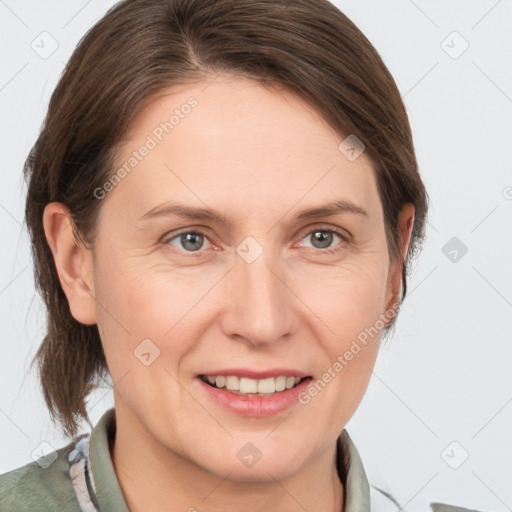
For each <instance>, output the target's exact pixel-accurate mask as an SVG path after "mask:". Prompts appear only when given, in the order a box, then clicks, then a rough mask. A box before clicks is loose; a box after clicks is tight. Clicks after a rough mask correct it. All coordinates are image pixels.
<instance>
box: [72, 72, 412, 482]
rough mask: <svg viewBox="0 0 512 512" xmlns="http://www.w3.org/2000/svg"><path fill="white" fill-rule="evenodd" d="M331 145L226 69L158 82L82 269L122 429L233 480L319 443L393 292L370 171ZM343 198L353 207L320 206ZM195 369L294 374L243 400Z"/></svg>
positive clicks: (348, 398)
mask: <svg viewBox="0 0 512 512" xmlns="http://www.w3.org/2000/svg"><path fill="white" fill-rule="evenodd" d="M191 97H193V98H194V99H193V100H190V98H191ZM172 115H174V117H173V118H172V120H171V121H169V120H170V118H171V116H172ZM165 123H167V124H165ZM342 140H343V137H340V136H339V135H337V134H336V133H335V132H334V131H333V130H332V129H330V128H329V127H328V126H327V124H326V123H324V122H323V121H322V119H321V118H320V116H319V115H318V114H317V113H316V112H315V111H314V110H313V109H312V108H311V107H309V106H308V105H307V104H306V103H304V102H303V101H302V100H301V99H299V98H298V97H297V96H295V95H294V94H292V93H290V92H287V91H286V90H284V89H282V90H279V91H277V90H270V89H268V88H265V87H263V86H262V85H258V84H256V83H255V82H252V81H249V80H243V79H237V78H233V77H227V76H225V75H220V76H219V77H217V79H216V80H214V81H213V82H212V83H210V84H209V85H208V84H207V83H206V82H204V83H198V84H194V85H188V86H182V87H180V88H178V87H176V88H172V89H169V90H168V91H166V94H165V95H161V96H159V97H158V98H156V99H155V100H154V101H153V102H152V103H151V104H150V105H149V106H148V107H147V108H146V109H145V110H144V112H143V114H142V115H141V116H140V117H139V118H138V120H137V122H136V123H135V124H134V125H133V126H132V130H131V131H130V133H129V137H128V140H127V142H126V143H125V145H124V146H123V147H122V149H121V151H120V153H119V155H118V157H117V165H116V167H115V170H116V171H117V169H119V168H121V167H122V166H123V165H125V164H127V165H126V166H125V172H123V171H121V172H120V173H118V177H119V178H121V179H120V180H115V181H113V182H112V183H114V184H113V185H112V184H110V185H109V184H107V185H106V187H105V188H104V189H103V190H107V193H106V194H104V193H103V192H102V191H97V193H96V195H97V196H98V198H99V199H96V200H98V201H102V205H101V214H100V218H99V230H98V238H97V241H96V246H95V250H94V260H91V265H90V270H91V274H90V275H91V279H90V283H91V290H92V294H91V297H92V295H94V297H95V300H94V308H95V315H96V316H95V318H93V320H94V322H97V324H98V328H99V331H100V334H101V339H102V343H103V346H104V350H105V354H106V359H107V362H108V367H109V370H110V373H111V376H112V380H113V382H114V384H115V388H114V396H115V403H116V408H117V410H118V418H120V417H121V418H131V420H130V421H131V423H130V425H131V426H130V427H128V426H125V427H124V428H125V429H126V430H127V429H129V428H132V429H133V434H134V435H136V434H135V433H136V432H137V429H138V434H140V428H143V429H144V432H145V433H148V434H149V437H150V438H151V439H152V440H153V441H154V442H156V443H157V445H160V446H163V447H165V448H166V449H169V450H171V451H172V452H174V453H176V454H179V455H180V456H181V457H183V458H185V459H187V460H189V461H191V462H193V463H195V464H197V465H198V466H200V467H202V468H205V469H206V470H208V471H209V472H212V473H214V474H218V475H222V476H223V477H224V476H225V475H226V474H228V473H230V478H232V479H235V480H237V479H238V480H255V479H257V480H269V479H271V477H270V476H269V474H271V475H273V477H275V478H283V477H285V476H287V475H289V474H291V473H293V472H294V471H297V470H298V469H299V468H300V467H303V466H304V465H305V464H306V463H307V462H308V461H312V460H313V459H314V458H315V457H317V456H318V455H319V454H320V453H322V452H324V451H325V450H326V449H328V448H329V447H332V446H333V444H334V443H335V440H336V438H337V436H338V435H339V434H340V432H341V430H342V429H343V427H344V426H345V424H346V423H347V421H348V420H349V419H350V417H351V416H352V414H353V413H354V411H355V409H356V408H357V406H358V404H359V402H360V400H361V398H362V395H363V394H364V392H365V389H366V387H367V384H368V381H369V378H370V375H371V371H372V368H373V366H374V362H375V358H376V354H377V351H378V345H379V339H380V332H379V333H378V334H375V330H376V329H377V330H378V329H379V328H380V329H381V328H382V325H383V322H382V319H383V318H384V319H385V316H386V315H387V320H388V321H389V320H390V319H391V318H392V315H393V312H391V313H390V309H389V308H390V307H391V306H392V304H393V303H394V302H395V301H396V299H397V293H398V290H399V287H400V271H399V270H397V269H396V268H395V267H393V266H390V261H389V256H388V249H387V245H386V239H385V232H384V219H383V211H382V205H381V202H380V199H379V195H378V190H377V185H376V180H375V176H374V173H373V170H372V167H371V164H370V161H369V160H368V158H367V157H366V155H365V153H362V154H361V155H360V156H359V157H358V158H356V159H354V157H355V156H357V153H355V154H354V153H353V152H350V151H349V152H345V151H342V150H340V149H339V147H338V146H339V145H340V143H341V142H342ZM144 147H145V148H146V149H141V148H144ZM356 149H360V148H356ZM128 169H129V171H128ZM103 195H104V196H105V197H104V198H103V199H102V198H101V197H103ZM341 201H344V202H346V203H352V204H353V205H356V206H357V209H360V210H361V211H359V212H358V211H355V210H356V209H354V211H350V210H348V209H345V210H343V209H340V210H339V211H332V212H330V213H329V212H327V211H325V212H322V211H321V210H322V209H325V208H332V206H333V205H334V204H336V203H338V204H341V203H340V202H341ZM315 210H318V211H317V212H316V213H315ZM333 210H334V209H333ZM362 211H364V212H366V213H362ZM407 212H408V217H407V219H408V220H409V221H411V220H412V213H411V211H410V210H407ZM404 222H405V221H404ZM411 224H412V223H411V222H409V223H408V224H407V226H408V227H407V231H408V232H407V233H406V234H407V241H408V235H409V233H410V226H411ZM404 225H405V224H404ZM404 229H405V228H404ZM315 233H316V234H315ZM187 235H188V236H187ZM404 250H405V248H404ZM87 257H89V256H87ZM92 276H94V279H93V278H92ZM92 300H93V299H92V298H91V301H92ZM395 306H396V305H395ZM79 309H80V307H78V306H77V307H75V308H74V314H75V316H76V317H78V318H79V317H80V313H77V311H79ZM379 319H380V320H379ZM365 329H366V331H365ZM370 330H371V331H370ZM365 332H366V336H365V334H364V333H365ZM368 332H371V334H370V335H369V334H368ZM362 339H365V342H364V343H363V342H362V341H361V340H362ZM354 343H355V344H354ZM357 346H358V347H359V350H358V349H357V348H356V347H357ZM337 362H338V364H336V363H337ZM201 375H206V376H210V377H212V380H213V378H214V377H216V376H221V377H222V376H224V377H227V376H239V377H244V376H245V378H249V377H258V376H260V377H265V378H266V380H265V381H264V383H263V384H261V383H257V384H256V389H258V387H257V386H258V385H260V388H259V389H260V390H268V389H270V388H267V387H265V386H267V385H268V386H270V387H271V388H272V385H274V386H275V385H276V384H277V385H278V387H279V386H282V385H283V380H284V379H283V378H280V379H277V380H268V377H270V376H272V375H274V376H282V377H290V376H297V377H310V379H309V380H308V381H304V382H301V383H300V384H299V388H298V391H297V390H292V391H285V392H276V393H274V394H273V395H271V396H269V397H260V398H257V399H256V400H255V399H254V397H252V398H250V397H247V396H245V397H244V396H236V393H230V392H229V391H227V390H226V388H224V390H215V389H214V388H213V387H211V386H210V385H209V384H207V383H206V382H204V381H203V380H202V379H201V377H200V376H201ZM326 375H327V376H326ZM329 375H330V378H329ZM242 380H243V381H244V384H243V386H244V387H243V389H242V391H243V390H244V389H245V390H253V389H254V388H252V387H251V386H254V382H253V381H252V380H247V379H242ZM228 381H229V382H231V381H236V379H228ZM317 381H318V382H319V383H320V384H319V383H318V382H317ZM285 382H286V381H285ZM288 382H289V381H288ZM315 382H317V385H316V389H317V391H316V393H315V391H314V390H313V391H312V388H311V387H310V386H312V385H313V383H315ZM219 384H222V378H221V379H219ZM245 385H248V386H249V387H247V388H245ZM308 386H309V387H308ZM308 389H309V391H308ZM299 392H300V394H299ZM251 457H252V460H256V461H257V462H256V463H255V464H254V462H252V463H251V462H248V461H250V460H251ZM258 458H259V460H258Z"/></svg>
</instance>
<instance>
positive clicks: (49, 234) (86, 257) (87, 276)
mask: <svg viewBox="0 0 512 512" xmlns="http://www.w3.org/2000/svg"><path fill="white" fill-rule="evenodd" d="M43 227H44V231H45V235H46V240H47V241H48V245H49V246H50V249H51V251H52V254H53V259H54V262H55V267H56V269H57V273H58V276H59V281H60V284H61V286H62V289H63V290H64V293H65V294H66V297H67V299H68V303H69V308H70V310H71V314H72V315H73V318H75V320H77V321H78V322H80V323H82V324H85V325H94V324H96V301H95V290H94V284H93V283H94V280H93V271H94V268H93V259H92V251H91V250H90V249H88V248H87V247H85V246H84V244H83V243H79V242H78V240H77V239H76V238H75V233H74V231H73V229H74V223H73V219H72V217H71V215H70V213H69V210H68V208H67V207H66V206H65V205H64V204H62V203H57V202H53V203H49V204H47V205H46V207H45V209H44V213H43Z"/></svg>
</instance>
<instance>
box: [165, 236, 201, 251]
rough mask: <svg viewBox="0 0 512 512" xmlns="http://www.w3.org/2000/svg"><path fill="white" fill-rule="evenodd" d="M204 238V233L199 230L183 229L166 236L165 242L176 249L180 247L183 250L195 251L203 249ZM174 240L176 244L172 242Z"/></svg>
mask: <svg viewBox="0 0 512 512" xmlns="http://www.w3.org/2000/svg"><path fill="white" fill-rule="evenodd" d="M205 240H208V238H207V237H206V235H205V234H204V233H201V232H200V231H183V232H182V233H178V234H177V235H174V236H172V237H171V238H168V239H167V241H166V242H165V243H167V244H169V243H170V244H171V245H174V246H175V247H178V249H182V250H184V251H185V252H197V251H199V250H200V249H203V248H204V247H203V245H204V242H205ZM174 241H176V244H175V243H173V242H174Z"/></svg>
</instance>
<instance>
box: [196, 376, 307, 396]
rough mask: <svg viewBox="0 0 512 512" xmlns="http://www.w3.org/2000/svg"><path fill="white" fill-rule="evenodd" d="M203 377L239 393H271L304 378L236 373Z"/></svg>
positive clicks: (217, 385) (288, 387)
mask: <svg viewBox="0 0 512 512" xmlns="http://www.w3.org/2000/svg"><path fill="white" fill-rule="evenodd" d="M201 378H202V379H203V380H204V381H205V382H209V383H210V384H211V385H213V386H215V387H217V388H219V389H220V388H224V387H225V388H226V389H227V390H228V391H232V392H233V393H235V394H237V395H246V394H261V395H271V394H273V393H276V392H280V391H284V390H285V389H291V388H293V387H294V386H296V385H297V384H298V383H299V382H300V381H301V380H302V379H300V378H299V377H286V376H284V375H280V376H279V377H275V378H274V377H268V378H266V379H249V378H248V377H240V378H238V377H237V376H235V375H227V376H224V375H217V376H215V377H213V376H209V377H205V376H202V377H201Z"/></svg>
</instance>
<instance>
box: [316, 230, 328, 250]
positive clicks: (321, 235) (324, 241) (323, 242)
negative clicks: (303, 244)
mask: <svg viewBox="0 0 512 512" xmlns="http://www.w3.org/2000/svg"><path fill="white" fill-rule="evenodd" d="M313 236H314V242H319V243H320V247H319V248H320V249H325V248H326V247H329V245H331V242H332V233H327V232H326V231H315V233H313ZM313 245H314V246H315V247H317V246H316V245H315V243H313Z"/></svg>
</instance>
